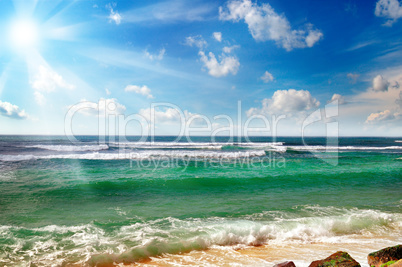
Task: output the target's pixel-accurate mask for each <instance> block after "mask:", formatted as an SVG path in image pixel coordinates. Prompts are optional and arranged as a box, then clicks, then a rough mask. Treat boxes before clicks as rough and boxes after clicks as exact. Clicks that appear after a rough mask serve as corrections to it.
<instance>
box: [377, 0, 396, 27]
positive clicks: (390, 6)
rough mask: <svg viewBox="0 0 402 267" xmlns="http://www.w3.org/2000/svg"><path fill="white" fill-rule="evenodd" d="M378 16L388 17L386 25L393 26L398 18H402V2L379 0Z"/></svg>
mask: <svg viewBox="0 0 402 267" xmlns="http://www.w3.org/2000/svg"><path fill="white" fill-rule="evenodd" d="M374 13H375V15H376V16H377V17H383V18H387V19H388V20H387V21H386V22H385V23H384V25H385V26H392V24H394V23H395V22H396V21H397V20H398V19H400V18H402V4H401V3H400V2H399V1H398V0H379V1H378V2H377V4H376V6H375V12H374Z"/></svg>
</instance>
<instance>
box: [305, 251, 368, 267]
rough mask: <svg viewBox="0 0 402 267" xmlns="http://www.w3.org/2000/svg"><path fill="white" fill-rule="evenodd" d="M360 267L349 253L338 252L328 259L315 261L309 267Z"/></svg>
mask: <svg viewBox="0 0 402 267" xmlns="http://www.w3.org/2000/svg"><path fill="white" fill-rule="evenodd" d="M332 266H333V267H335V266H337V267H338V266H339V267H360V264H359V263H358V262H357V261H355V259H353V258H352V257H351V256H350V255H349V253H347V252H343V251H338V252H336V253H334V254H332V255H331V256H329V257H328V258H326V259H323V260H318V261H313V262H312V263H311V264H310V266H309V267H332Z"/></svg>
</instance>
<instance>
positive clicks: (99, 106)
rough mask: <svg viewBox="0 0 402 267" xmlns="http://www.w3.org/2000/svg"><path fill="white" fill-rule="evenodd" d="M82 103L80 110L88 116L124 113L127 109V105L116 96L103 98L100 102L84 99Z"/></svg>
mask: <svg viewBox="0 0 402 267" xmlns="http://www.w3.org/2000/svg"><path fill="white" fill-rule="evenodd" d="M80 104H81V108H80V109H79V110H78V112H79V113H81V114H84V115H87V116H100V117H104V116H107V115H119V114H124V112H125V111H126V107H125V106H124V105H122V104H120V103H119V102H118V101H117V99H115V98H109V99H105V98H101V99H99V102H98V103H95V102H89V101H86V100H82V101H81V103H80Z"/></svg>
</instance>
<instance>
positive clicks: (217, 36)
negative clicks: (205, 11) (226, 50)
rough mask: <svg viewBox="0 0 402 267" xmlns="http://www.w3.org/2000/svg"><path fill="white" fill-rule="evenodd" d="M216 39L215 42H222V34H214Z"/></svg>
mask: <svg viewBox="0 0 402 267" xmlns="http://www.w3.org/2000/svg"><path fill="white" fill-rule="evenodd" d="M212 35H213V36H214V38H215V40H217V41H218V42H222V33H221V32H214V33H213V34H212Z"/></svg>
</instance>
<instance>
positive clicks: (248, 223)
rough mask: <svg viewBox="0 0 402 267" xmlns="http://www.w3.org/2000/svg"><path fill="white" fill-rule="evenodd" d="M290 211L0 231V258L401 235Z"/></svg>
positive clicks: (375, 220) (385, 223) (354, 216)
mask: <svg viewBox="0 0 402 267" xmlns="http://www.w3.org/2000/svg"><path fill="white" fill-rule="evenodd" d="M297 209H298V210H297ZM296 210H297V211H298V212H300V211H302V212H305V217H299V216H298V214H299V213H295V212H278V211H273V212H265V213H262V214H253V215H249V216H245V217H241V218H221V217H213V218H206V219H201V218H193V219H184V220H181V219H177V218H172V217H168V218H162V219H157V220H152V221H142V220H139V222H137V223H134V224H128V225H125V226H121V227H118V228H115V230H112V231H110V230H109V231H105V230H104V229H103V228H102V227H101V226H100V225H96V223H91V224H86V225H78V226H56V225H51V226H46V227H41V228H23V227H16V226H0V236H2V237H4V238H6V239H7V240H9V241H8V242H4V241H3V242H4V243H0V244H1V245H2V246H3V247H4V250H3V251H4V252H5V254H6V255H3V256H4V257H3V259H6V261H8V262H6V263H9V264H10V265H12V264H13V263H15V262H20V261H21V259H23V258H25V259H26V260H27V261H30V262H32V263H35V264H39V265H49V264H48V263H49V262H52V263H53V264H57V265H62V264H63V259H65V258H66V255H67V256H69V257H71V258H72V259H74V258H75V259H79V260H78V261H79V262H75V263H77V264H84V263H85V264H89V265H92V266H95V265H98V264H105V263H107V262H109V263H113V262H115V263H124V264H129V263H134V262H138V261H141V260H144V259H148V258H150V257H154V256H160V255H162V254H166V253H168V254H178V253H183V252H190V251H192V250H203V249H207V248H210V247H213V246H238V245H246V246H258V245H263V244H272V245H282V246H283V245H292V244H313V243H327V244H332V243H338V244H339V243H352V244H355V243H359V244H362V243H364V242H368V243H375V242H377V241H378V240H383V239H386V238H388V237H389V238H391V237H395V236H396V237H397V236H401V233H402V220H401V219H402V214H400V213H386V212H381V211H377V210H359V209H338V208H333V207H327V208H325V207H314V206H313V207H308V206H307V207H301V208H300V207H299V208H296ZM367 237H370V238H367ZM376 238H377V239H376ZM3 240H5V239H3ZM0 242H2V241H0ZM100 244H101V245H100ZM76 261H77V260H76Z"/></svg>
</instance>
